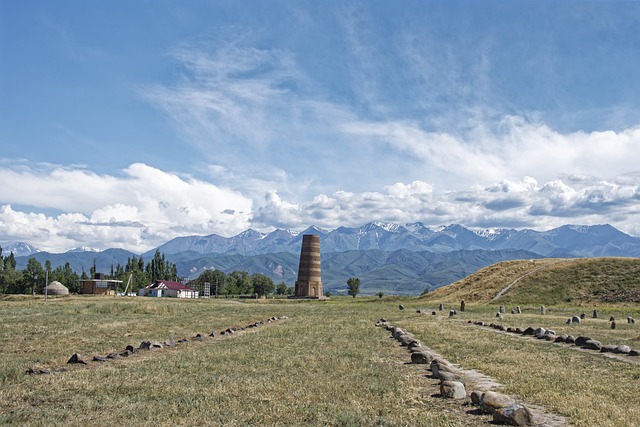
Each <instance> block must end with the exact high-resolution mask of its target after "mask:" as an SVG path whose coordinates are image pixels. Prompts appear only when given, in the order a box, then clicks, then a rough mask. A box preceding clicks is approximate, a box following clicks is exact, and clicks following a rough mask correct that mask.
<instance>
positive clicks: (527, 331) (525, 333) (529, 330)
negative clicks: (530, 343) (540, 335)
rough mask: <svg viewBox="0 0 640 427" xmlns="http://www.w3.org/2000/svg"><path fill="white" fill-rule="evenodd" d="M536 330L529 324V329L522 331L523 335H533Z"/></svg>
mask: <svg viewBox="0 0 640 427" xmlns="http://www.w3.org/2000/svg"><path fill="white" fill-rule="evenodd" d="M534 331H535V329H533V328H532V327H531V326H529V327H528V328H527V329H525V330H524V331H522V334H523V335H533V332H534Z"/></svg>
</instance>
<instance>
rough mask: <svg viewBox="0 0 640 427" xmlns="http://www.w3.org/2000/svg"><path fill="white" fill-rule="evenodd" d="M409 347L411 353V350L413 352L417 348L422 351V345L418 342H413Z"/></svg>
mask: <svg viewBox="0 0 640 427" xmlns="http://www.w3.org/2000/svg"><path fill="white" fill-rule="evenodd" d="M408 347H409V351H411V350H413V349H416V348H418V349H420V350H422V344H420V341H418V340H414V341H412V342H411V343H410V344H409V346H408Z"/></svg>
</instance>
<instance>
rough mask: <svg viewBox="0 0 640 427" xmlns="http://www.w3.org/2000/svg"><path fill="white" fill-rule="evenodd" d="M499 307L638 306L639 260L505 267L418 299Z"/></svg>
mask: <svg viewBox="0 0 640 427" xmlns="http://www.w3.org/2000/svg"><path fill="white" fill-rule="evenodd" d="M510 285H511V287H510V288H509V289H508V290H507V291H506V292H504V293H503V294H502V295H501V296H499V297H498V298H497V299H495V301H494V302H496V303H501V304H512V303H513V304H546V305H555V304H566V303H584V304H598V303H623V302H632V303H638V302H640V259H638V258H580V259H542V260H520V261H505V262H501V263H498V264H494V265H491V266H489V267H486V268H483V269H482V270H479V271H478V272H476V273H474V274H472V275H470V276H468V277H466V278H464V279H462V280H459V281H457V282H455V283H452V284H451V285H448V286H444V287H442V288H440V289H437V290H435V291H434V292H432V293H429V294H426V295H424V296H423V298H425V299H426V300H429V301H436V300H437V301H443V302H456V301H460V300H465V301H466V302H479V303H486V302H490V301H492V300H493V299H494V298H495V297H496V296H498V294H499V292H500V291H502V290H504V289H505V288H507V287H508V286H510Z"/></svg>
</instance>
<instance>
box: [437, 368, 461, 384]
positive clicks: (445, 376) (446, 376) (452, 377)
mask: <svg viewBox="0 0 640 427" xmlns="http://www.w3.org/2000/svg"><path fill="white" fill-rule="evenodd" d="M436 378H438V379H439V380H440V381H457V382H463V381H462V378H460V375H457V374H454V373H453V372H451V371H445V370H442V369H440V370H439V371H438V375H437V377H436Z"/></svg>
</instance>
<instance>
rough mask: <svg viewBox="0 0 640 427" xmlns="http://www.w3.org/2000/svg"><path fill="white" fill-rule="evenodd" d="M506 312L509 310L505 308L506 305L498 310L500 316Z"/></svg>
mask: <svg viewBox="0 0 640 427" xmlns="http://www.w3.org/2000/svg"><path fill="white" fill-rule="evenodd" d="M506 311H507V309H506V308H505V306H504V305H501V306H500V308H499V309H498V312H499V313H500V314H504V313H505V312H506Z"/></svg>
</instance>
